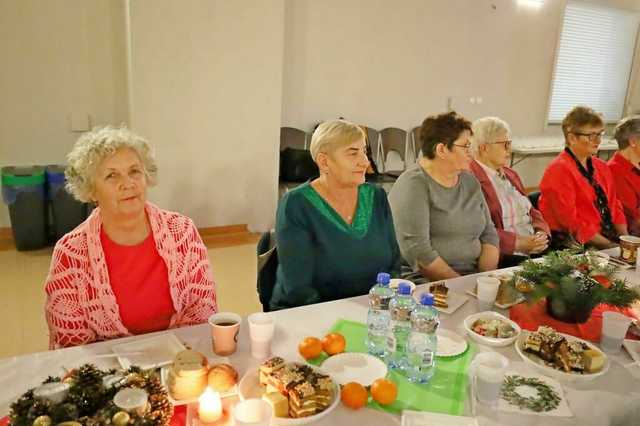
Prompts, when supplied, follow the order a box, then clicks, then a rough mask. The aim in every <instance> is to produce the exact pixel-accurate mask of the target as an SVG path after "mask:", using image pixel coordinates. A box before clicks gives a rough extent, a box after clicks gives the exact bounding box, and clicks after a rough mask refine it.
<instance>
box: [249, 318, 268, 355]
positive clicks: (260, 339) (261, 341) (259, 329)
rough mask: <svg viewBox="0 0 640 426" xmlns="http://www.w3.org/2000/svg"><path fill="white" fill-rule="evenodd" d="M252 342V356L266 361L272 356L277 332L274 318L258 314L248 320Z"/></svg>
mask: <svg viewBox="0 0 640 426" xmlns="http://www.w3.org/2000/svg"><path fill="white" fill-rule="evenodd" d="M247 322H248V323H249V337H250V340H251V356H253V357H254V358H257V359H265V358H268V357H269V355H271V341H272V340H273V333H274V330H275V322H274V319H273V316H271V315H269V314H265V313H263V312H256V313H254V314H251V315H249V317H248V318H247Z"/></svg>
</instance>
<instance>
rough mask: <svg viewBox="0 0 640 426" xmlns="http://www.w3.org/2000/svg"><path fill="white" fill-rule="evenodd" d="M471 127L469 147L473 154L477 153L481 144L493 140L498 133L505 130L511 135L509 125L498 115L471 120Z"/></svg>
mask: <svg viewBox="0 0 640 426" xmlns="http://www.w3.org/2000/svg"><path fill="white" fill-rule="evenodd" d="M471 129H472V131H473V137H472V138H471V148H472V150H473V153H474V154H478V151H479V149H480V147H481V146H482V145H485V144H488V143H493V142H495V141H496V138H497V137H498V134H499V133H501V132H503V131H506V132H507V134H508V135H511V128H510V127H509V125H508V124H507V123H506V121H504V120H502V119H500V118H498V117H483V118H479V119H477V120H476V121H474V122H473V125H472V126H471Z"/></svg>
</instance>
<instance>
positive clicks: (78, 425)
mask: <svg viewBox="0 0 640 426" xmlns="http://www.w3.org/2000/svg"><path fill="white" fill-rule="evenodd" d="M56 426H82V423H78V422H62V423H58V424H57V425H56Z"/></svg>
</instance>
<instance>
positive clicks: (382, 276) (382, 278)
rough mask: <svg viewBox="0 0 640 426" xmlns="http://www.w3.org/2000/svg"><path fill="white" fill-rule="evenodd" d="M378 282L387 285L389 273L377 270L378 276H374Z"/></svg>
mask: <svg viewBox="0 0 640 426" xmlns="http://www.w3.org/2000/svg"><path fill="white" fill-rule="evenodd" d="M376 281H377V282H378V284H384V285H388V284H389V281H391V275H389V274H387V273H386V272H378V277H377V278H376Z"/></svg>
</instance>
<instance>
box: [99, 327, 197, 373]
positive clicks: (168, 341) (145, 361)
mask: <svg viewBox="0 0 640 426" xmlns="http://www.w3.org/2000/svg"><path fill="white" fill-rule="evenodd" d="M185 349H186V348H185V347H184V345H183V344H182V343H181V342H180V340H178V338H177V337H176V336H175V334H173V333H164V334H160V335H158V336H154V337H149V338H147V339H141V340H134V341H132V342H127V343H121V344H119V345H115V346H113V347H112V348H111V350H112V351H113V353H115V354H116V355H118V362H119V363H120V365H121V366H122V368H124V369H125V370H126V369H127V368H129V367H131V366H132V365H136V366H138V367H140V368H142V369H144V370H147V369H150V368H158V367H162V366H163V365H167V364H171V363H172V362H173V360H174V358H175V357H176V355H177V354H178V353H179V352H182V351H184V350H185Z"/></svg>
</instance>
